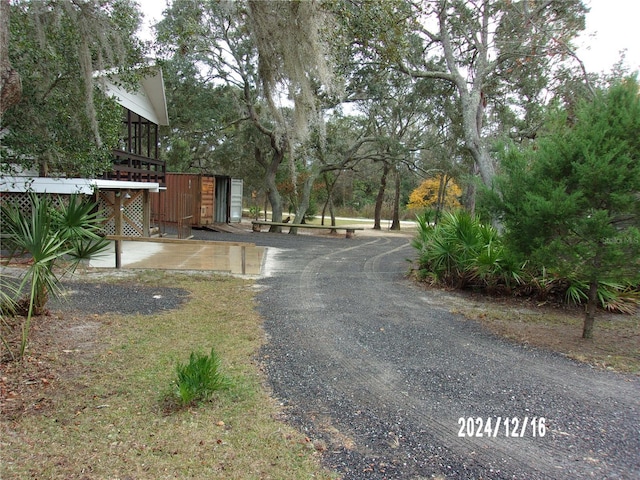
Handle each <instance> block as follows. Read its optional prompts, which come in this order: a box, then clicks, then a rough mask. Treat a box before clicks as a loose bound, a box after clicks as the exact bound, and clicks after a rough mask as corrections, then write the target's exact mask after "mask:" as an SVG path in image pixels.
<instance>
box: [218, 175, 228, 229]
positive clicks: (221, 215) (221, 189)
mask: <svg viewBox="0 0 640 480" xmlns="http://www.w3.org/2000/svg"><path fill="white" fill-rule="evenodd" d="M215 206H216V215H215V221H216V222H218V223H227V222H228V221H229V213H228V212H229V178H228V177H216V205H215Z"/></svg>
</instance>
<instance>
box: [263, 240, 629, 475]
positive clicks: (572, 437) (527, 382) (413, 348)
mask: <svg viewBox="0 0 640 480" xmlns="http://www.w3.org/2000/svg"><path fill="white" fill-rule="evenodd" d="M251 241H255V242H256V243H259V244H262V245H267V246H269V248H268V251H267V263H266V268H267V274H266V276H264V277H263V278H262V279H261V280H260V281H259V282H258V286H259V287H260V293H259V294H258V297H257V298H258V308H259V311H260V313H261V315H262V316H263V317H264V319H265V330H266V332H267V336H268V342H267V345H266V346H265V347H264V349H263V351H262V361H263V363H264V368H265V370H266V372H267V374H268V378H269V381H270V384H271V387H272V389H273V393H274V395H275V396H276V397H277V398H278V399H279V400H280V401H281V402H282V403H283V405H284V406H285V411H286V413H287V416H288V420H289V421H290V422H292V423H295V424H296V425H297V426H298V427H299V428H300V429H302V430H303V431H305V432H307V436H308V437H309V438H310V439H311V440H312V441H313V442H314V445H315V446H316V448H317V449H318V450H320V451H322V452H323V459H324V461H325V462H326V464H327V466H329V467H330V468H333V469H336V470H337V471H338V472H339V473H340V474H341V475H342V476H343V478H344V479H396V478H397V479H423V478H447V479H465V480H467V479H527V480H530V479H571V480H574V479H585V478H597V479H614V478H615V479H637V478H640V395H639V393H640V379H639V378H638V377H635V376H629V375H619V374H615V373H612V372H605V371H599V370H595V369H592V368H590V367H588V366H585V365H581V364H578V363H576V362H574V361H572V360H569V359H567V358H565V357H563V356H561V355H556V354H553V353H549V352H546V351H542V350H538V349H534V348H530V347H526V346H520V345H514V344H512V343H509V342H507V341H503V340H502V339H500V338H498V337H496V336H494V335H491V334H489V333H487V332H486V331H485V330H483V329H482V328H481V327H480V326H479V325H477V324H476V323H474V322H470V321H467V320H464V319H463V318H460V317H458V316H456V315H454V314H452V313H450V311H449V308H448V307H447V306H444V305H443V304H442V302H441V301H440V299H439V296H440V295H442V293H440V292H437V291H428V290H425V289H422V288H420V287H419V286H416V285H414V284H413V283H412V282H411V281H410V280H408V279H407V278H406V272H407V270H408V266H409V264H408V263H407V261H406V260H407V259H408V258H411V257H413V255H414V252H413V251H412V248H411V247H410V246H409V238H408V237H406V236H358V237H357V238H355V239H353V240H351V241H350V240H345V239H342V238H340V239H338V238H323V237H315V236H313V237H310V236H300V237H298V238H295V237H292V236H289V235H282V234H281V235H278V234H267V233H264V234H259V235H255V236H252V237H251ZM507 419H508V420H507ZM541 419H544V421H542V420H541ZM516 424H517V425H516Z"/></svg>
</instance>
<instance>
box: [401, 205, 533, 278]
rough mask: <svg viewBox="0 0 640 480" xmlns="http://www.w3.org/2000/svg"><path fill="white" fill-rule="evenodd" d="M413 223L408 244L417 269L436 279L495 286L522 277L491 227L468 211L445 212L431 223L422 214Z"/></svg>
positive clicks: (515, 263) (517, 265)
mask: <svg viewBox="0 0 640 480" xmlns="http://www.w3.org/2000/svg"><path fill="white" fill-rule="evenodd" d="M417 224H418V233H417V235H416V237H415V238H414V239H413V242H412V245H413V247H414V248H416V249H418V250H419V252H420V256H419V260H418V263H419V270H423V271H428V272H430V273H431V275H432V278H434V279H435V280H436V281H437V282H439V283H443V284H446V285H450V286H455V287H457V288H464V287H466V286H474V287H480V288H495V287H497V286H499V285H503V286H506V287H510V286H511V285H513V284H516V283H520V282H521V281H522V277H521V266H520V265H519V264H518V263H517V261H516V260H514V259H513V258H512V256H510V255H509V254H508V252H506V250H505V248H504V246H503V245H502V242H501V240H500V238H499V237H498V232H497V231H496V230H495V228H493V227H492V226H490V225H485V224H482V223H481V222H480V221H479V219H478V218H477V217H474V216H472V215H470V214H469V213H468V212H465V211H458V212H445V213H444V214H443V217H442V220H441V221H440V223H438V225H435V226H433V225H432V224H431V222H430V216H429V214H424V215H422V216H420V217H418V220H417ZM421 276H422V277H423V278H425V275H424V273H423V274H422V275H421Z"/></svg>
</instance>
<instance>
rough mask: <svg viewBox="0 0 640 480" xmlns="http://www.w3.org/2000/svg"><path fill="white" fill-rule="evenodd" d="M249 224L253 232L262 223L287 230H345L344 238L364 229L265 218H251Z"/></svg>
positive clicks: (259, 228) (257, 230) (257, 229)
mask: <svg viewBox="0 0 640 480" xmlns="http://www.w3.org/2000/svg"><path fill="white" fill-rule="evenodd" d="M251 224H252V225H253V231H254V232H260V231H261V227H262V226H263V225H268V226H269V227H271V226H275V227H289V231H291V229H292V228H316V229H317V228H324V229H325V230H345V231H346V232H347V235H346V238H352V237H353V234H354V233H355V231H356V230H364V227H351V226H346V227H345V226H343V227H341V226H338V225H308V224H306V223H303V224H296V223H288V222H269V221H267V220H252V221H251Z"/></svg>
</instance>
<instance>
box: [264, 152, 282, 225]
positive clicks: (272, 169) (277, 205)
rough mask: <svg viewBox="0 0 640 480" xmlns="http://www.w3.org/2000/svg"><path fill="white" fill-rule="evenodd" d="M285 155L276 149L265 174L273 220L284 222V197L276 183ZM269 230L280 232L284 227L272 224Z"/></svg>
mask: <svg viewBox="0 0 640 480" xmlns="http://www.w3.org/2000/svg"><path fill="white" fill-rule="evenodd" d="M283 156H284V155H283V154H282V152H280V151H274V152H273V157H272V159H271V163H270V164H269V166H268V168H267V171H266V174H265V185H266V188H267V196H268V197H269V203H270V204H271V221H273V222H282V198H281V197H280V192H278V186H277V184H276V173H277V172H278V167H279V166H280V163H281V162H282V158H283ZM269 231H270V232H272V233H280V232H281V231H282V227H279V226H275V225H271V227H269Z"/></svg>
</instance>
